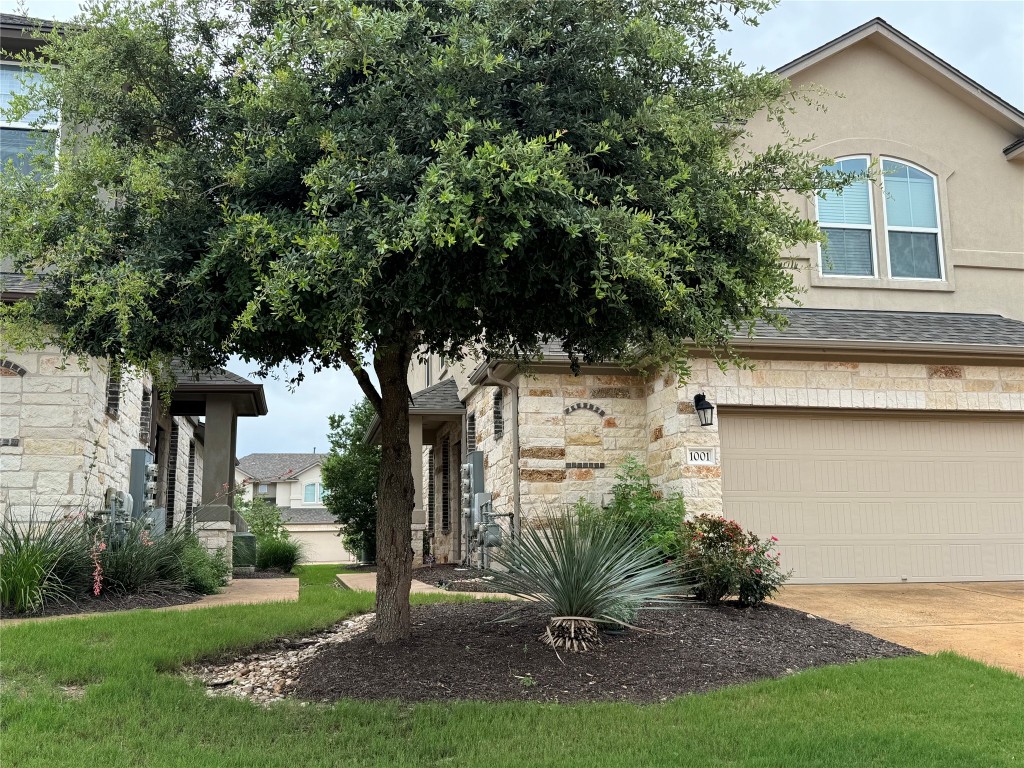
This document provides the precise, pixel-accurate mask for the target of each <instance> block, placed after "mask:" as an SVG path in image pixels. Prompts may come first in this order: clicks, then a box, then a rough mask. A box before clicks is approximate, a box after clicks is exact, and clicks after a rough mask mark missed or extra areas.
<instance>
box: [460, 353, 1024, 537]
mask: <svg viewBox="0 0 1024 768" xmlns="http://www.w3.org/2000/svg"><path fill="white" fill-rule="evenodd" d="M752 362H753V364H754V369H753V370H738V369H734V368H731V369H729V370H727V371H725V372H724V373H723V372H722V371H720V370H719V368H718V366H717V365H716V364H715V363H714V362H713V361H711V360H708V359H704V358H695V359H693V360H692V361H691V375H690V377H689V382H679V381H678V380H677V379H676V377H675V376H674V375H672V374H669V373H665V374H663V375H658V376H654V377H650V378H647V379H646V380H645V379H641V378H639V377H633V376H602V375H589V374H588V375H582V376H578V377H577V376H572V375H570V374H547V373H542V374H539V375H536V376H533V377H529V378H527V377H525V376H520V377H519V382H518V383H519V387H520V477H521V489H522V508H523V514H524V517H526V518H528V517H529V516H531V515H534V514H537V513H538V512H539V511H541V510H543V509H544V508H545V507H547V506H549V505H551V504H556V505H560V504H572V503H574V502H575V501H576V500H577V499H579V498H580V497H584V498H587V499H589V500H591V501H593V502H595V503H600V502H601V501H602V500H603V499H604V498H605V497H606V495H607V494H608V492H609V490H610V488H611V485H612V483H613V481H614V475H615V472H616V469H617V467H618V465H619V463H620V462H621V461H622V460H623V459H624V458H625V457H626V456H627V455H629V454H633V455H635V456H637V457H639V458H642V459H645V460H646V461H647V464H648V468H649V471H650V472H651V476H652V479H653V480H654V482H655V483H656V485H658V486H659V487H660V488H662V489H663V490H665V491H666V492H678V493H682V494H683V496H684V497H685V499H686V502H687V509H688V510H689V511H690V512H694V513H700V512H710V513H721V512H723V503H722V476H721V475H722V470H721V450H720V448H721V446H720V442H719V432H718V424H719V422H720V420H721V419H723V418H725V419H727V418H729V416H728V412H727V411H726V412H725V413H724V414H723V413H721V412H720V411H716V414H715V423H714V425H713V426H711V427H702V426H700V424H699V422H698V420H697V416H696V413H695V411H694V407H693V396H694V395H695V394H697V393H700V392H703V393H704V394H705V395H706V396H707V398H708V399H709V400H710V401H712V402H713V403H715V405H716V406H719V407H721V406H726V407H728V406H762V407H764V406H768V407H772V406H774V407H788V408H830V409H843V408H850V409H872V408H885V409H890V410H913V411H944V410H945V411H1024V368H1022V367H1006V366H1003V367H995V366H971V365H955V364H950V365H923V364H916V363H869V362H848V361H835V362H823V361H802V360H754V361H752ZM492 394H493V388H484V389H481V390H478V391H477V392H476V393H474V395H473V396H472V398H471V401H470V403H469V407H470V408H471V409H472V410H471V412H474V413H476V414H477V431H478V438H477V447H478V448H480V449H481V450H483V451H484V452H485V466H487V472H486V483H487V487H488V488H489V489H491V491H492V492H493V493H494V494H495V508H496V509H498V510H500V511H506V510H504V509H503V508H502V506H501V505H506V506H507V505H509V504H510V502H511V499H510V494H509V492H508V489H509V487H510V484H511V462H510V457H509V456H508V444H510V442H511V441H510V440H508V426H506V437H505V438H503V439H502V440H501V441H495V440H494V439H493V435H492V430H493V422H492V417H491V412H490V404H491V396H492ZM577 404H578V405H577ZM574 406H576V407H574ZM507 409H508V398H506V413H505V418H506V420H507V419H509V418H510V415H511V414H510V413H509V412H508V410H507ZM691 449H694V450H710V451H711V453H712V456H713V461H712V462H711V463H707V464H705V463H691V462H690V452H691ZM602 464H603V467H602V466H601V465H602ZM574 465H578V466H574ZM508 511H511V510H508Z"/></svg>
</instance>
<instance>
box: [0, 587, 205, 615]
mask: <svg viewBox="0 0 1024 768" xmlns="http://www.w3.org/2000/svg"><path fill="white" fill-rule="evenodd" d="M202 597H203V596H202V595H200V594H197V593H195V592H177V591H174V592H147V593H145V594H141V595H118V594H101V595H100V596H99V597H83V598H79V599H78V600H77V601H72V600H64V601H61V602H59V603H52V604H49V605H45V606H43V608H41V609H40V610H38V611H32V612H31V613H15V612H14V611H12V610H9V609H7V608H0V618H3V619H35V618H41V617H43V616H70V615H72V614H76V613H107V612H109V611H130V610H132V609H134V608H166V607H168V606H171V605H186V604H188V603H194V602H197V601H198V600H201V599H202Z"/></svg>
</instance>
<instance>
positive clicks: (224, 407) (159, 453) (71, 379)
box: [0, 14, 267, 557]
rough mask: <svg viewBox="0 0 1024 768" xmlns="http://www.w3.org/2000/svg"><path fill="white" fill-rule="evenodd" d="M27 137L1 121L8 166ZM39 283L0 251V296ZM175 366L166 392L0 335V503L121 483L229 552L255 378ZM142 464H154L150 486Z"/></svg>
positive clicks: (11, 66)
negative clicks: (240, 438)
mask: <svg viewBox="0 0 1024 768" xmlns="http://www.w3.org/2000/svg"><path fill="white" fill-rule="evenodd" d="M32 29H33V21H32V20H30V19H26V18H24V17H19V16H11V15H8V14H2V15H0V51H3V52H4V54H3V55H7V54H8V53H11V52H14V51H16V50H18V49H19V48H29V47H31V46H32V45H33V41H32V40H31V38H30V37H29V36H28V35H30V34H31V30H32ZM19 69H20V65H18V64H17V63H16V62H13V61H0V104H3V103H4V102H5V101H6V99H8V98H9V96H10V95H11V94H12V93H14V92H16V90H17V89H18V88H19V87H21V85H20V84H19V82H18V78H17V76H16V74H17V71H18V70H19ZM54 130H56V127H54ZM32 141H33V139H32V133H31V131H29V130H27V126H24V125H9V124H4V123H0V160H2V161H3V162H5V163H6V162H7V160H8V159H11V160H14V161H15V162H16V165H17V164H18V163H19V162H20V161H19V160H18V158H17V155H18V154H19V153H21V152H23V151H24V150H25V149H26V148H27V147H29V146H31V143H32ZM19 167H22V168H24V166H19ZM39 288H40V286H39V283H37V282H35V281H33V280H29V279H26V278H25V277H24V276H23V275H20V274H16V273H13V272H11V271H9V267H8V266H7V265H6V264H4V263H3V262H2V261H0V301H3V302H5V303H6V302H16V301H21V300H24V299H26V298H28V297H30V296H32V295H33V294H35V293H36V292H37V291H38V290H39ZM174 373H175V376H176V378H177V384H176V385H175V388H174V390H173V391H172V392H170V393H168V394H167V397H166V398H165V397H164V393H161V392H160V391H158V390H157V389H156V388H155V387H154V386H153V383H152V381H151V379H150V377H149V376H148V375H145V376H141V377H132V376H129V375H128V374H127V373H125V374H122V372H121V371H119V370H118V369H117V368H116V367H112V366H111V365H110V364H109V362H108V361H106V360H97V359H87V360H81V359H79V358H77V357H73V356H72V357H69V358H64V357H63V356H62V355H61V354H60V352H59V351H58V350H56V349H52V348H48V349H44V350H42V351H33V352H26V353H16V352H13V351H11V350H9V349H5V348H4V347H3V346H2V344H0V504H3V505H4V507H5V509H4V512H5V513H6V514H12V515H15V516H19V517H23V518H27V517H28V516H30V515H33V514H34V515H35V516H36V517H37V518H38V517H42V516H49V515H52V514H54V513H57V512H60V511H62V510H64V511H77V510H87V511H90V512H96V511H99V510H103V509H109V508H110V506H111V504H112V503H114V501H115V499H117V500H123V499H124V496H123V495H122V494H127V493H131V494H132V496H133V497H134V498H133V502H134V512H135V513H136V514H137V515H140V514H145V515H146V516H147V517H150V518H151V519H153V520H154V523H155V524H156V526H157V527H158V528H161V527H163V526H164V525H168V526H173V525H179V524H183V523H188V524H194V526H195V528H196V530H197V532H198V533H199V535H200V537H201V538H203V539H204V540H205V541H206V543H207V545H208V546H210V547H211V548H216V549H221V548H223V549H225V550H226V551H227V553H228V556H229V557H230V552H231V539H232V536H233V533H234V531H235V529H236V526H238V525H242V526H244V523H241V522H240V521H239V519H238V518H237V516H236V515H234V513H233V511H232V508H231V504H232V500H231V496H230V494H229V492H228V489H229V488H230V487H231V485H232V482H233V479H234V464H235V459H234V455H235V429H236V419H237V417H239V416H260V415H263V414H265V413H266V412H267V405H266V400H265V399H264V395H263V385H262V384H257V383H254V382H251V381H249V380H247V379H244V378H242V377H240V376H236V375H234V374H232V373H229V372H227V371H223V370H219V369H217V370H213V371H209V372H206V373H202V374H199V375H194V374H193V373H191V372H189V371H187V370H185V369H183V368H181V367H177V368H176V369H175V370H174ZM165 400H166V402H168V403H169V406H168V407H164V405H163V403H164V402H165ZM146 464H151V465H155V477H153V478H151V479H152V480H155V486H150V488H149V490H148V491H147V490H146V487H145V483H146V480H147V478H146V477H145V474H146V466H145V465H146ZM147 496H148V498H146V497H147ZM147 505H148V508H146V507H147Z"/></svg>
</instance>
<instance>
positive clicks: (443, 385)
mask: <svg viewBox="0 0 1024 768" xmlns="http://www.w3.org/2000/svg"><path fill="white" fill-rule="evenodd" d="M465 410H466V406H465V405H463V404H462V400H460V399H459V385H458V384H456V383H455V379H445V380H444V381H439V382H437V384H434V385H432V386H429V387H427V388H426V389H421V390H420V391H419V392H414V393H413V395H412V404H411V405H410V406H409V413H442V412H448V411H454V412H457V413H461V412H463V411H465Z"/></svg>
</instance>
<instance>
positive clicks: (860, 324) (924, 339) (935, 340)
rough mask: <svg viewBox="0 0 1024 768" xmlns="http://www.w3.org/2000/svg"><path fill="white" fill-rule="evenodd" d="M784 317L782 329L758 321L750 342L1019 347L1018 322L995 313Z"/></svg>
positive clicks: (856, 312)
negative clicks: (837, 342) (842, 342)
mask: <svg viewBox="0 0 1024 768" xmlns="http://www.w3.org/2000/svg"><path fill="white" fill-rule="evenodd" d="M784 314H785V315H786V317H787V319H788V320H789V324H788V325H787V326H786V327H785V328H784V329H783V330H781V331H779V330H777V329H775V328H773V327H771V326H770V325H768V324H766V323H759V324H758V325H757V328H756V329H755V333H754V338H755V339H792V340H801V341H804V340H806V341H830V340H831V341H864V342H873V341H876V342H903V343H907V344H943V345H951V346H971V345H984V346H1005V347H1024V323H1022V322H1020V321H1019V320H1011V319H1009V318H1006V317H1002V316H1000V315H977V314H959V313H952V312H878V311H873V310H863V309H850V310H846V309H807V308H803V307H801V308H797V309H787V310H785V311H784Z"/></svg>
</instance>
